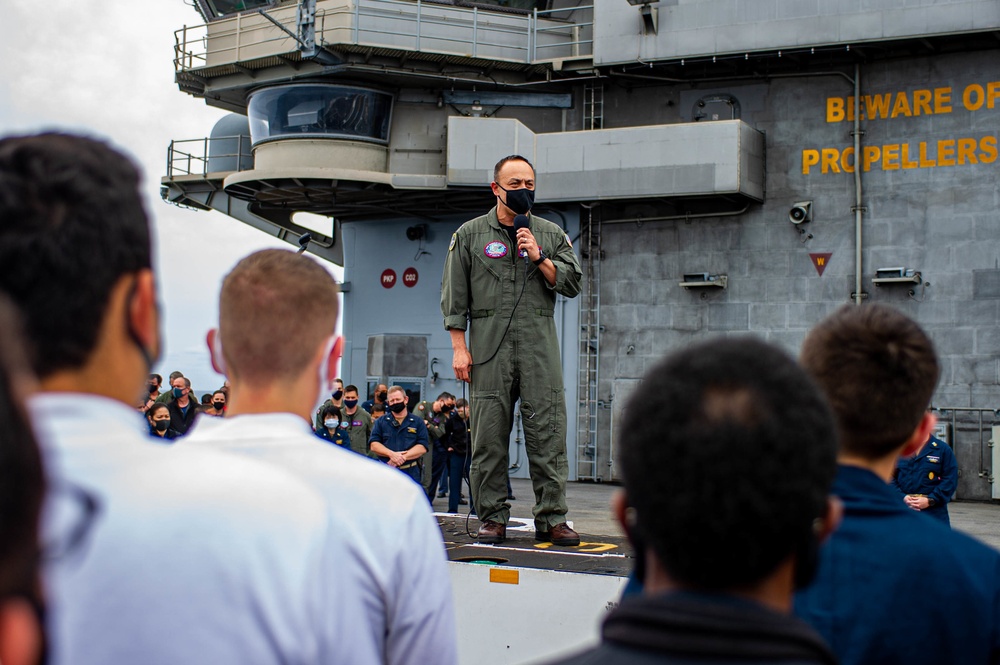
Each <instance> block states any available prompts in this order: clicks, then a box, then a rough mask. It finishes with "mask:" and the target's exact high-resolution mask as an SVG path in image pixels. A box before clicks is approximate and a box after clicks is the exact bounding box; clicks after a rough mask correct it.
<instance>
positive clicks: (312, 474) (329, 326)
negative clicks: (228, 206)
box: [181, 249, 457, 665]
mask: <svg viewBox="0 0 1000 665" xmlns="http://www.w3.org/2000/svg"><path fill="white" fill-rule="evenodd" d="M337 295H338V289H337V285H336V283H335V282H334V280H333V278H332V277H331V276H330V273H329V272H327V271H326V270H325V269H324V268H322V267H321V266H320V265H319V264H318V263H317V262H316V261H314V260H312V259H310V258H309V257H306V256H300V255H297V254H295V253H293V252H291V251H285V250H276V249H275V250H264V251H260V252H256V253H254V254H251V255H250V256H248V257H246V258H245V259H243V260H242V261H240V262H239V263H238V264H237V265H236V267H235V268H233V270H232V271H231V272H230V273H229V274H228V275H227V276H226V278H225V280H224V281H223V284H222V292H221V295H220V298H219V328H218V330H213V331H210V332H209V333H208V344H209V348H210V350H211V352H212V358H213V363H214V364H215V366H216V369H217V370H219V371H221V372H223V373H224V374H226V376H227V377H228V379H229V382H230V393H229V408H228V412H227V415H226V417H225V418H223V419H209V420H206V421H204V422H202V423H201V424H200V425H199V426H198V428H197V430H196V431H195V432H194V433H193V434H191V436H190V437H188V438H187V439H186V440H185V441H184V442H183V444H181V447H182V448H183V447H187V448H215V449H219V450H225V451H231V452H238V453H241V454H244V455H246V456H250V457H255V458H258V459H261V460H266V461H268V462H271V463H274V464H277V465H280V466H281V467H283V468H285V469H287V470H289V471H292V472H293V473H295V474H296V475H298V476H299V477H301V478H304V479H305V480H306V481H307V482H308V483H309V484H310V485H312V486H313V487H314V488H315V489H316V490H318V491H319V492H321V493H322V494H323V495H324V497H325V498H326V502H327V510H328V512H329V515H330V532H331V533H333V534H337V535H338V536H339V537H340V538H341V540H342V541H343V542H344V543H347V544H349V546H350V548H351V556H350V558H349V559H348V560H347V561H346V562H343V563H341V564H339V565H338V566H337V573H338V582H340V584H341V588H340V589H338V590H336V591H335V590H333V589H331V590H330V594H329V595H330V598H329V600H330V602H331V604H332V605H333V607H332V608H331V610H330V611H331V613H333V614H334V616H335V617H336V619H337V620H339V621H346V622H347V628H346V630H347V631H348V632H349V633H350V634H351V635H352V639H353V646H354V648H355V649H356V652H355V659H354V660H353V661H352V662H358V663H361V662H370V663H387V664H389V665H409V664H412V665H424V664H426V663H435V664H436V665H449V664H451V663H455V661H456V654H457V647H456V635H455V625H454V610H453V602H452V595H451V584H450V581H449V577H448V572H447V564H446V557H445V551H444V544H443V540H442V536H441V531H440V528H439V527H438V525H437V522H436V521H435V519H434V517H433V515H432V514H431V511H430V507H429V506H428V503H427V499H426V497H425V496H424V494H423V492H422V491H421V488H420V486H419V485H418V484H416V483H414V482H412V481H411V480H410V479H408V478H406V477H405V476H404V475H403V474H400V473H398V472H397V471H395V470H394V469H391V468H389V467H387V466H386V465H384V464H380V463H378V462H376V461H373V460H370V459H368V458H366V457H362V456H360V455H357V454H355V453H353V452H351V451H350V450H349V449H344V448H339V447H337V446H331V445H329V444H328V443H326V442H324V441H322V440H320V439H319V438H317V437H316V436H315V435H314V434H313V432H312V429H311V428H310V417H311V415H312V414H313V409H314V406H315V404H316V403H317V401H318V399H320V396H321V395H325V394H327V393H328V392H329V381H330V379H329V377H334V376H336V369H337V360H338V359H339V357H340V343H341V339H340V338H337V337H335V335H334V330H335V328H336V322H337ZM317 305H318V306H317ZM358 608H360V609H358Z"/></svg>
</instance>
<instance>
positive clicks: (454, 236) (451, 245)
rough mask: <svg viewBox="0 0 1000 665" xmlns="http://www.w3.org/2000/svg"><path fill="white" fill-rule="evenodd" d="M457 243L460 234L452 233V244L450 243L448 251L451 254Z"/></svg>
mask: <svg viewBox="0 0 1000 665" xmlns="http://www.w3.org/2000/svg"><path fill="white" fill-rule="evenodd" d="M457 242H458V234H457V233H452V234H451V242H450V243H448V251H449V252H450V251H451V250H453V249H455V244H456V243H457Z"/></svg>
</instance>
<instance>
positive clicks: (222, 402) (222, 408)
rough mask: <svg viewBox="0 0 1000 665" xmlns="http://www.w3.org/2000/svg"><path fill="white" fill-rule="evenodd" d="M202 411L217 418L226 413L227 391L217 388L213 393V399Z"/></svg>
mask: <svg viewBox="0 0 1000 665" xmlns="http://www.w3.org/2000/svg"><path fill="white" fill-rule="evenodd" d="M202 413H204V414H205V415H206V416H214V417H216V418H221V417H222V416H224V415H226V393H224V392H222V391H221V390H216V391H215V392H214V393H212V400H211V401H210V402H209V403H208V406H207V407H206V408H205V410H204V411H202Z"/></svg>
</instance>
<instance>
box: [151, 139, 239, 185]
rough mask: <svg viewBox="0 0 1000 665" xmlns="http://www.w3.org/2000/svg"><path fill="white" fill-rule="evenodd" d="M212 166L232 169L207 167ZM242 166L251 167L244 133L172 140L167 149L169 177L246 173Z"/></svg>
mask: <svg viewBox="0 0 1000 665" xmlns="http://www.w3.org/2000/svg"><path fill="white" fill-rule="evenodd" d="M220 146H221V147H220ZM230 146H233V147H230ZM234 149H235V152H234V151H233V150H234ZM213 163H215V165H216V166H218V165H219V164H222V165H226V166H228V165H231V166H232V167H233V168H215V169H210V168H209V166H210V165H212V164H213ZM245 167H248V168H253V153H252V152H251V149H250V137H249V136H246V135H245V134H238V135H235V136H214V137H205V138H201V139H181V140H176V141H171V142H170V147H169V148H167V177H168V178H176V177H179V176H191V175H197V176H203V177H204V176H207V175H208V174H209V173H213V172H215V173H225V172H230V171H244V170H247V168H245Z"/></svg>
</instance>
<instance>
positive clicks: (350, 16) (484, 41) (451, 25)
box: [174, 0, 594, 72]
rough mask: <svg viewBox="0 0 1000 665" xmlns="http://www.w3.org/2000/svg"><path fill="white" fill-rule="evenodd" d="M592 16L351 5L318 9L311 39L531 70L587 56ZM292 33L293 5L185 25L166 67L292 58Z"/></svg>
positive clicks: (416, 1)
mask: <svg viewBox="0 0 1000 665" xmlns="http://www.w3.org/2000/svg"><path fill="white" fill-rule="evenodd" d="M259 14H266V15H267V17H270V18H269V19H265V18H264V17H261V16H260V15H259ZM588 17H589V18H590V20H577V18H588ZM592 17H593V5H586V6H581V7H569V8H563V9H550V10H545V11H538V10H534V11H533V12H532V13H530V14H509V13H500V12H491V11H489V10H483V9H480V8H479V7H471V8H468V7H455V6H451V5H443V4H438V3H431V2H423V1H422V0H357V1H356V2H354V3H353V4H346V3H345V4H344V5H342V6H338V7H318V8H317V11H316V33H317V34H316V37H317V43H318V44H319V45H321V46H336V45H338V44H350V45H355V46H373V47H382V48H391V49H398V50H403V51H415V52H419V51H423V52H428V53H441V54H449V55H458V56H466V57H480V58H487V59H493V60H503V61H510V62H524V63H527V64H531V63H535V62H544V61H547V60H557V59H561V58H576V57H589V56H590V55H592V53H593V29H594V23H593V20H592ZM275 23H280V24H281V25H282V26H284V28H285V29H286V30H287V31H288V32H285V31H282V30H281V29H279V28H278V27H277V26H276V25H275ZM296 32H297V25H296V12H295V6H294V5H290V6H282V7H275V8H272V9H270V10H261V11H259V12H251V13H243V14H237V15H236V16H233V17H232V18H228V19H223V20H218V21H213V22H211V23H206V24H202V25H197V26H185V27H183V28H181V29H179V30H177V31H175V32H174V40H175V44H174V68H175V70H176V71H178V72H184V71H190V70H196V69H201V68H204V67H210V66H216V65H224V64H235V63H239V62H241V61H243V60H245V59H249V58H254V57H262V56H264V57H266V56H274V55H281V54H287V53H292V52H295V51H297V50H298V44H297V43H296V40H295V39H294V38H293V37H292V36H291V35H290V34H289V33H291V34H296Z"/></svg>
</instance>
